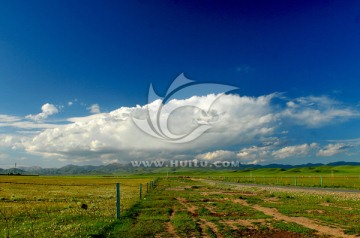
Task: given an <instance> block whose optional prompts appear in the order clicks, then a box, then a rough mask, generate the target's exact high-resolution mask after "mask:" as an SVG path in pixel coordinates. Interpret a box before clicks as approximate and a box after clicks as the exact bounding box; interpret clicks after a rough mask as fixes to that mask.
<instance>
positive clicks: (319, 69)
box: [0, 0, 360, 167]
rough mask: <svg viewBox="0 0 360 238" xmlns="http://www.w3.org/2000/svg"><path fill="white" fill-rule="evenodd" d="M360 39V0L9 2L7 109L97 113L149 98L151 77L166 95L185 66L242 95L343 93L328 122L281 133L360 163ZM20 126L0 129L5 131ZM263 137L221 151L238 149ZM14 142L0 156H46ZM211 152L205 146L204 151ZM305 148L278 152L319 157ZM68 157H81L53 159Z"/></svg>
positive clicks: (1, 84) (0, 6)
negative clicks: (344, 114) (334, 148)
mask: <svg viewBox="0 0 360 238" xmlns="http://www.w3.org/2000/svg"><path fill="white" fill-rule="evenodd" d="M359 42H360V1H356V0H349V1H331V0H315V1H285V0H283V1H277V0H275V1H265V0H263V1H260V0H255V1H254V0H248V1H229V0H228V1H211V0H210V1H209V0H208V1H205V0H200V1H177V0H173V1H146V0H138V1H130V0H129V1H126V0H125V1H112V0H106V1H91V0H87V1H67V0H61V1H57V0H53V1H45V0H38V1H18V0H14V1H0V114H2V115H7V116H16V117H19V118H25V117H26V116H28V115H30V114H32V115H35V114H38V113H40V112H41V107H42V106H43V105H44V104H45V103H49V104H51V105H54V106H55V107H56V108H57V109H58V110H59V112H58V113H52V114H53V116H50V114H51V113H50V114H49V117H48V118H47V120H50V119H51V120H53V121H48V123H55V122H56V121H61V123H64V121H67V119H68V118H71V117H80V116H87V115H89V114H90V113H89V107H91V105H95V104H96V105H98V106H99V110H96V109H94V111H95V112H96V111H97V112H100V111H101V112H110V111H113V110H115V109H118V108H120V107H122V106H126V107H134V106H136V105H137V104H138V105H145V104H147V103H148V101H147V92H148V88H149V85H150V84H153V86H154V88H155V91H156V92H158V93H159V95H164V94H165V93H166V90H167V88H168V87H169V86H170V84H171V82H172V81H173V80H174V79H175V78H176V77H177V76H178V75H179V74H181V73H184V74H185V76H186V77H187V78H189V79H191V80H194V81H196V82H199V83H218V84H227V85H232V86H235V87H238V88H239V89H238V90H236V91H235V92H234V93H236V94H239V95H240V96H250V97H259V96H262V95H269V94H271V93H276V92H277V93H282V94H281V95H282V96H283V97H286V98H287V100H289V101H290V100H293V99H296V98H301V97H311V96H314V97H326V98H327V99H329V100H330V99H331V100H334V101H336V103H334V104H332V106H329V105H327V110H330V109H329V108H330V107H333V108H336V109H339V110H340V109H342V110H343V109H348V110H350V111H351V112H352V113H353V114H352V115H351V116H350V117H349V118H346V119H344V120H342V119H340V120H339V121H336V122H334V123H330V124H329V126H328V127H321V128H320V127H316V128H314V127H311V126H310V127H302V126H301V125H287V124H286V123H284V124H283V126H284V128H282V129H281V130H278V131H277V133H281V131H282V130H283V131H287V133H288V137H287V138H286V141H287V142H286V143H283V145H284V147H285V146H295V145H301V144H304V143H305V144H308V145H310V144H311V143H318V144H319V146H320V144H323V146H324V147H318V150H321V149H323V150H325V149H326V146H327V145H328V144H332V145H336V144H340V145H343V146H350V147H351V148H352V149H351V150H348V149H346V148H348V147H346V148H345V147H344V148H342V149H341V150H342V152H343V153H335V154H333V155H332V156H330V157H326V158H324V157H321V158H320V159H321V160H320V161H321V162H324V161H325V162H326V161H333V160H349V161H358V159H357V156H356V153H357V151H358V149H357V148H356V146H357V142H356V143H352V144H351V145H348V144H347V143H346V142H344V141H345V140H350V139H351V140H357V138H359V130H360V123H359V120H358V118H357V117H358V114H357V111H358V109H359V108H358V107H359V103H360V94H359V86H360V43H359ZM199 94H201V92H199ZM274 100H275V101H276V100H278V99H274ZM69 103H70V104H72V106H71V107H70V106H69V105H70V104H69ZM320 108H321V107H320ZM2 120H3V122H4V121H5V119H2ZM19 120H20V119H19ZM21 120H23V119H21ZM0 123H1V121H0ZM59 123H60V122H59ZM32 130H34V128H32ZM41 130H45V128H42V129H41ZM41 130H40V131H39V132H41ZM18 131H19V129H18V128H16V127H15V126H3V127H0V133H2V134H3V135H7V136H12V135H16V136H18V134H19V132H18ZM276 135H278V134H276ZM272 136H275V134H273V135H272ZM330 140H334V142H331V141H330ZM338 140H344V141H340V142H339V141H338ZM289 141H290V142H289ZM293 141H296V143H295V144H292V142H293ZM14 143H15V142H14ZM259 143H260V142H259V141H247V142H246V143H245V144H241V145H239V144H234V145H232V146H230V147H227V148H225V147H224V148H218V147H216V148H215V147H214V150H220V149H224V150H229V151H236V153H237V152H238V151H239V150H241V149H244V148H245V147H247V146H254V145H256V146H258V145H259ZM4 144H5V143H4ZM10 144H11V143H10ZM7 146H8V147H5V146H4V147H2V149H0V151H1V153H3V162H1V159H0V164H2V163H3V164H9V163H12V162H11V161H13V160H14V159H13V158H14V157H19V156H20V157H24V161H26V162H24V164H28V165H32V164H35V162H36V164H44V165H46V163H48V162H42V161H43V160H42V158H43V157H41V156H39V155H38V154H36V155H35V154H34V153H30V152H29V149H27V148H28V145H25V146H23V147H21V146H20V147H21V148H20V149H18V150H19V151H17V150H16V149H14V148H11V147H13V146H14V144H11V146H9V145H7ZM0 148H1V147H0ZM278 149H280V148H278ZM208 151H211V149H209V148H207V150H205V149H204V150H202V149H201V147H200V148H198V149H197V152H196V153H206V152H208ZM192 153H193V154H194V155H195V154H196V153H195V152H193V151H191V150H187V151H186V154H192ZM314 153H315V152H314ZM14 154H15V155H14ZM19 154H20V155H19ZM335 155H336V156H335ZM296 156H298V157H299V158H300V159H297V160H293V159H291V158H288V159H285V160H283V161H280V162H287V163H301V162H303V161H305V162H310V161H311V162H314V159H313V157H314V156H315V155H314V154H312V155H311V154H310V155H308V156H307V155H306V156H305V158H306V159H303V157H301V156H303V155H302V154H301V153H300V154H298V155H296ZM0 158H1V157H0ZM35 158H36V159H35ZM55 160H56V159H55ZM34 161H35V162H34ZM44 161H45V160H44ZM68 162H69V163H70V162H73V161H71V160H68V161H66V162H61V163H60V162H56V163H55V164H56V165H62V164H66V163H68ZM83 163H86V162H83ZM89 163H92V162H91V161H90V162H89ZM94 163H95V162H94ZM265 163H266V162H265ZM0 167H1V166H0Z"/></svg>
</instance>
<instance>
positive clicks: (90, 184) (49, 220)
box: [0, 176, 150, 237]
mask: <svg viewBox="0 0 360 238" xmlns="http://www.w3.org/2000/svg"><path fill="white" fill-rule="evenodd" d="M149 181H150V178H104V177H37V176H1V177H0V184H1V186H0V237H89V235H90V234H96V233H99V232H100V231H101V230H103V229H104V227H106V226H108V224H110V223H111V222H113V221H114V220H115V202H116V191H115V183H120V184H121V210H122V212H124V211H126V210H128V209H129V208H130V207H131V206H132V205H133V204H134V203H135V202H136V201H137V200H138V199H139V184H140V183H142V184H146V183H147V182H149Z"/></svg>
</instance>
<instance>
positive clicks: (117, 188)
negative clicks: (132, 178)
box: [116, 183, 120, 219]
mask: <svg viewBox="0 0 360 238" xmlns="http://www.w3.org/2000/svg"><path fill="white" fill-rule="evenodd" d="M116 218H117V219H120V184H119V183H117V184H116Z"/></svg>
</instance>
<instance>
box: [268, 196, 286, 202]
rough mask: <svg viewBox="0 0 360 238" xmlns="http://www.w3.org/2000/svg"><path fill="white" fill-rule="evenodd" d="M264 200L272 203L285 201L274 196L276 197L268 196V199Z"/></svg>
mask: <svg viewBox="0 0 360 238" xmlns="http://www.w3.org/2000/svg"><path fill="white" fill-rule="evenodd" d="M264 201H265V202H270V203H283V202H281V201H279V198H276V197H274V198H266V199H264Z"/></svg>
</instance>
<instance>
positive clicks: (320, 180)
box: [208, 176, 360, 189]
mask: <svg viewBox="0 0 360 238" xmlns="http://www.w3.org/2000/svg"><path fill="white" fill-rule="evenodd" d="M208 179H212V180H221V181H227V182H235V183H249V184H251V183H252V184H267V185H281V186H303V187H332V188H347V189H360V176H240V177H225V176H219V177H208Z"/></svg>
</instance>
